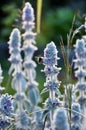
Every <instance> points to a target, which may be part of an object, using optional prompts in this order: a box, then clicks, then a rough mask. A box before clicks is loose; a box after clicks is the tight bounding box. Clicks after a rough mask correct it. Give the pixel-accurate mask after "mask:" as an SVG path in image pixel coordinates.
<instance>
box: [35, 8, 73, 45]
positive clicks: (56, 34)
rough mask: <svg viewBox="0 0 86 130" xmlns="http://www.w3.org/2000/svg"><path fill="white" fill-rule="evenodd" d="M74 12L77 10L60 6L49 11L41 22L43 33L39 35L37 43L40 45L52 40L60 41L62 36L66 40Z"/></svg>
mask: <svg viewBox="0 0 86 130" xmlns="http://www.w3.org/2000/svg"><path fill="white" fill-rule="evenodd" d="M74 14H75V12H74V11H72V10H71V9H69V8H59V9H56V10H51V11H49V12H47V13H46V15H45V17H44V19H42V22H41V33H40V34H39V35H38V36H37V43H38V44H40V46H41V45H45V44H46V43H48V42H50V41H52V40H53V41H54V42H55V43H58V42H59V40H60V39H59V38H60V36H62V37H63V39H64V41H65V42H66V37H67V33H68V32H69V29H70V27H71V24H72V20H73V17H74ZM65 44H66V43H65Z"/></svg>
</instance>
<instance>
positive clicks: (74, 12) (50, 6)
mask: <svg viewBox="0 0 86 130" xmlns="http://www.w3.org/2000/svg"><path fill="white" fill-rule="evenodd" d="M24 2H30V3H31V4H32V6H33V8H34V12H35V16H37V1H36V0H3V1H2V2H0V62H1V65H2V69H3V75H4V81H3V84H2V85H3V86H7V85H8V84H9V83H8V79H9V76H8V73H7V72H8V69H9V67H10V63H9V62H8V57H9V53H8V45H7V41H8V40H9V36H10V33H11V31H12V28H13V27H14V26H15V27H17V26H19V24H20V23H19V22H18V23H17V22H16V18H18V14H19V9H20V10H22V8H23V6H24ZM85 13H86V0H43V3H42V14H41V16H42V17H41V28H40V33H39V34H38V35H37V37H36V42H37V47H38V48H39V50H38V51H37V52H36V53H35V56H38V55H42V56H43V49H44V48H45V46H46V44H47V43H49V42H50V41H54V42H55V43H56V46H57V48H58V50H59V56H60V57H61V60H59V66H61V67H63V66H64V62H63V58H62V54H61V49H60V37H61V36H62V38H63V41H64V45H65V46H66V45H67V34H68V33H69V30H70V28H71V25H72V20H73V17H74V16H76V22H75V23H74V27H75V28H77V27H79V26H80V25H81V24H83V23H84V16H85ZM36 25H37V24H36ZM36 30H37V29H36V28H35V31H36ZM74 43H75V41H74V42H73V44H74ZM35 56H34V57H35ZM34 59H35V58H34ZM37 64H38V63H37ZM41 69H43V66H42V65H40V64H38V66H37V79H36V80H37V81H38V82H39V84H40V85H39V88H40V90H41V89H43V82H44V81H45V76H44V74H43V73H41V72H40V70H41ZM64 75H65V74H64V69H62V70H61V74H60V76H59V79H60V80H62V79H64V77H65V76H64ZM8 86H9V87H8V89H7V92H9V93H10V94H12V93H14V91H13V90H12V89H10V84H9V85H8ZM45 97H46V96H45Z"/></svg>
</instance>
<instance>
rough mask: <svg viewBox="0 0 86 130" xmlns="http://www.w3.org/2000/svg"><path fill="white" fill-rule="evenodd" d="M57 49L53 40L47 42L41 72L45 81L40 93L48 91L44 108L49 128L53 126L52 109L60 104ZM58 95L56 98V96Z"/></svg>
mask: <svg viewBox="0 0 86 130" xmlns="http://www.w3.org/2000/svg"><path fill="white" fill-rule="evenodd" d="M57 53H58V51H57V49H56V45H55V43H54V42H50V43H49V44H47V46H46V48H45V49H44V57H42V59H43V64H44V65H45V67H44V70H42V72H44V73H45V76H46V82H45V83H44V86H45V88H44V89H43V90H42V92H41V94H43V93H45V92H49V98H48V99H47V100H46V101H45V103H44V104H45V106H44V108H45V110H47V114H48V116H49V118H50V119H49V120H50V129H52V130H53V129H54V128H53V115H54V109H56V107H57V106H60V105H61V102H60V101H59V98H60V97H61V93H60V90H59V86H60V81H59V80H58V79H57V76H58V74H59V71H60V70H61V68H59V67H57V65H58V60H59V57H58V56H57ZM56 95H57V96H58V99H57V97H56Z"/></svg>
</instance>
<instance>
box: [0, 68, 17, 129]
mask: <svg viewBox="0 0 86 130" xmlns="http://www.w3.org/2000/svg"><path fill="white" fill-rule="evenodd" d="M2 80H3V76H2V69H1V66H0V129H1V130H6V129H7V128H9V130H10V128H12V125H13V120H14V116H15V114H14V106H13V99H12V96H11V95H9V94H8V93H6V94H2V93H3V90H4V89H5V88H4V87H2V86H1V83H2Z"/></svg>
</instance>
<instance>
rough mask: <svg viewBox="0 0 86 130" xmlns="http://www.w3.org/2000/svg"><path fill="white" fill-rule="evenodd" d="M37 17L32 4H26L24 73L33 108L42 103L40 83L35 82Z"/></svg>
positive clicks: (23, 16) (28, 95) (24, 13)
mask: <svg viewBox="0 0 86 130" xmlns="http://www.w3.org/2000/svg"><path fill="white" fill-rule="evenodd" d="M34 20H35V17H34V10H33V8H32V6H31V4H30V3H28V2H27V3H26V4H25V7H24V8H23V14H22V28H23V29H24V30H25V33H24V34H23V47H22V49H23V51H24V63H23V66H24V72H25V77H26V80H27V97H28V98H29V99H30V101H31V104H32V106H33V107H35V106H37V105H38V103H39V101H40V96H39V89H38V88H37V86H38V83H37V82H36V81H35V78H36V71H35V67H36V63H35V61H33V59H32V58H33V55H34V52H35V51H36V50H37V47H36V46H35V45H34V44H35V43H36V41H35V36H36V33H34V32H33V29H34V28H35V22H34Z"/></svg>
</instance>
